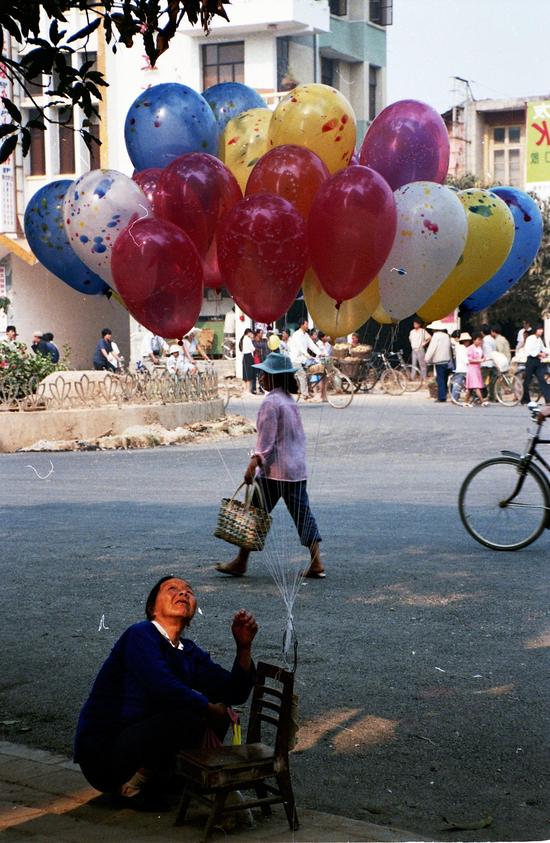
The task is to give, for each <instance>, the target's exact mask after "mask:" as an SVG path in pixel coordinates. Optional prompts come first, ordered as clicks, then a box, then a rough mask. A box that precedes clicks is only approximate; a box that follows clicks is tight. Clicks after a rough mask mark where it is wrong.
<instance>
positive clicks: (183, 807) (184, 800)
mask: <svg viewBox="0 0 550 843" xmlns="http://www.w3.org/2000/svg"><path fill="white" fill-rule="evenodd" d="M192 795H193V794H192V792H191V788H190V787H189V786H188V785H185V787H184V789H183V793H182V795H181V799H180V804H179V805H178V812H177V814H176V821H175V823H174V825H183V823H184V822H185V817H186V816H187V811H188V809H189V803H190V802H191V797H192Z"/></svg>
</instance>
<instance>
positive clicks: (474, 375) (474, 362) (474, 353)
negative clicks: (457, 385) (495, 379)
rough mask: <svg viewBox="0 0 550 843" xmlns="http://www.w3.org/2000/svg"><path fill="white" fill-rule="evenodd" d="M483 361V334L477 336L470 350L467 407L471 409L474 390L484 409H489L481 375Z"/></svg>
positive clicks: (467, 376) (467, 375)
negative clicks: (484, 397)
mask: <svg viewBox="0 0 550 843" xmlns="http://www.w3.org/2000/svg"><path fill="white" fill-rule="evenodd" d="M482 361H483V334H475V335H474V342H473V345H471V346H470V347H469V348H468V371H467V372H466V400H465V401H464V406H465V407H471V406H472V403H471V401H470V395H471V393H472V390H475V392H476V395H477V397H478V398H479V400H480V401H481V405H482V407H488V406H489V402H488V401H484V400H483V393H482V392H481V390H482V389H483V387H484V383H483V377H482V375H481V363H482Z"/></svg>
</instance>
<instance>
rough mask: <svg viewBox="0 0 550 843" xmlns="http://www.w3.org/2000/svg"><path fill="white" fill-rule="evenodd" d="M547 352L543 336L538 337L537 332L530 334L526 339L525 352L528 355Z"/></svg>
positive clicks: (532, 355)
mask: <svg viewBox="0 0 550 843" xmlns="http://www.w3.org/2000/svg"><path fill="white" fill-rule="evenodd" d="M546 353H547V350H546V346H545V345H544V343H543V341H542V337H537V335H536V334H530V335H529V336H528V337H527V339H526V340H525V354H526V355H527V357H538V356H539V354H546Z"/></svg>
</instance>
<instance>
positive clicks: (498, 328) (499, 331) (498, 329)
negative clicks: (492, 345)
mask: <svg viewBox="0 0 550 843" xmlns="http://www.w3.org/2000/svg"><path fill="white" fill-rule="evenodd" d="M491 331H494V332H495V334H502V328H501V326H500V325H499V324H498V322H495V323H494V324H493V325H491Z"/></svg>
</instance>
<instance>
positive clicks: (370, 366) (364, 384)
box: [356, 351, 406, 395]
mask: <svg viewBox="0 0 550 843" xmlns="http://www.w3.org/2000/svg"><path fill="white" fill-rule="evenodd" d="M390 353H391V352H390ZM378 381H380V386H381V387H382V389H383V390H384V392H387V393H388V395H402V394H403V393H404V392H405V389H406V381H405V377H404V376H403V374H402V373H401V372H400V371H399V369H397V368H395V369H394V368H393V366H392V365H391V363H390V361H389V355H387V354H385V353H384V352H383V351H374V352H372V354H371V355H370V357H367V358H366V359H365V360H363V361H361V366H360V367H359V370H358V373H357V378H356V384H357V387H356V388H357V389H364V390H365V391H366V392H370V390H371V389H374V387H375V386H376V384H377V383H378Z"/></svg>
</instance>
